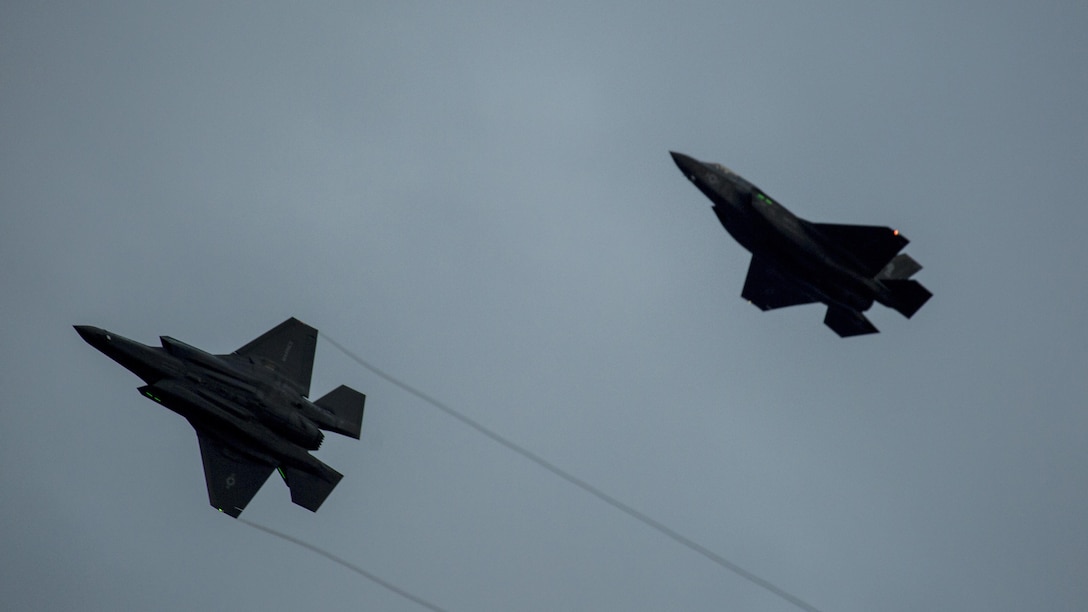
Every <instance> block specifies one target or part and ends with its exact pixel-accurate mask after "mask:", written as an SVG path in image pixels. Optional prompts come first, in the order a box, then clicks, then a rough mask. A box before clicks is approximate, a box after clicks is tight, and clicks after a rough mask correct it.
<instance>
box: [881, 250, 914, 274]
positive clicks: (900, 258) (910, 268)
mask: <svg viewBox="0 0 1088 612" xmlns="http://www.w3.org/2000/svg"><path fill="white" fill-rule="evenodd" d="M921 269H922V264H920V263H918V262H917V261H914V259H913V258H912V257H911V256H910V255H907V254H906V253H900V254H899V255H896V256H895V257H894V258H892V260H891V261H889V262H888V265H886V266H884V269H883V270H881V271H880V273H879V274H877V275H876V278H877V280H887V279H898V280H906V279H908V278H910V277H912V276H914V275H915V274H917V273H918V271H919V270H921Z"/></svg>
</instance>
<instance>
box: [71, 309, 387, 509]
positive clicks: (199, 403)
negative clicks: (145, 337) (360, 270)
mask: <svg viewBox="0 0 1088 612" xmlns="http://www.w3.org/2000/svg"><path fill="white" fill-rule="evenodd" d="M75 329H76V331H77V332H78V333H79V335H80V336H81V337H82V338H83V339H84V340H86V341H87V343H88V344H90V345H91V346H93V347H95V348H96V349H98V350H100V351H102V352H103V353H105V354H106V356H108V357H109V358H110V359H113V360H114V361H116V362H117V363H119V364H121V365H123V366H125V367H126V368H128V370H130V371H131V372H132V373H133V374H135V375H137V376H139V377H140V378H142V379H143V381H144V382H145V383H147V384H146V385H145V386H143V387H140V388H139V391H140V394H141V395H143V396H144V397H146V398H148V399H150V400H152V401H154V402H156V403H159V404H162V405H163V406H166V407H167V408H169V409H170V410H173V411H174V412H176V413H178V414H180V415H181V416H183V417H185V419H186V420H188V421H189V423H190V424H191V425H192V426H193V429H195V430H196V437H197V441H198V442H199V443H200V455H201V459H203V461H204V478H205V481H206V482H207V485H208V500H209V501H210V502H211V504H212V507H214V508H217V509H218V510H219V511H220V512H224V513H226V514H229V515H230V516H232V517H235V518H237V517H238V515H239V514H241V513H242V510H243V509H245V507H246V504H248V503H249V501H250V500H251V499H253V496H254V495H256V494H257V491H258V490H259V489H260V488H261V486H262V485H263V484H264V482H265V480H267V479H268V476H269V475H270V474H272V470H279V473H280V476H282V477H283V479H284V481H285V482H286V483H287V486H288V487H289V488H290V489H291V501H293V502H294V503H296V504H298V505H300V506H302V507H303V508H306V509H308V510H311V511H314V512H316V511H317V509H318V508H319V507H320V506H321V504H322V502H324V501H325V498H326V497H328V496H329V493H331V492H332V490H333V488H334V487H335V486H336V485H337V483H339V482H340V479H341V478H342V477H343V475H342V474H340V473H339V472H337V471H336V470H334V469H332V468H331V467H329V466H327V465H325V464H324V463H322V462H320V461H318V460H317V459H315V458H314V457H313V456H312V455H310V453H308V452H307V451H312V450H317V449H318V448H319V447H320V446H321V441H322V440H323V439H324V437H325V435H324V434H323V433H322V432H321V431H320V430H322V429H324V430H325V431H332V432H335V433H338V434H342V435H345V436H350V437H352V438H355V439H356V440H358V439H359V434H360V433H361V430H362V424H363V404H364V403H365V401H366V396H365V395H363V394H362V393H359V392H358V391H355V390H354V389H350V388H348V387H346V386H343V385H341V386H339V387H337V388H336V389H334V390H332V391H331V392H330V393H329V394H327V395H325V396H324V397H322V398H321V399H319V400H317V401H316V402H311V401H310V400H308V399H306V398H307V396H308V395H309V394H310V375H311V373H312V372H313V365H314V349H315V348H316V346H317V330H316V329H314V328H312V327H310V326H309V325H306V324H305V323H303V322H301V321H299V320H297V319H294V318H291V319H288V320H286V321H284V322H283V323H280V324H279V325H277V326H276V327H275V328H273V329H272V330H270V331H268V332H266V333H265V334H264V335H262V336H261V337H259V338H257V339H256V340H254V341H252V342H250V343H249V344H247V345H245V346H243V347H242V348H240V349H238V350H237V351H234V352H233V353H231V354H230V355H212V354H211V353H206V352H204V351H202V350H200V349H198V348H196V347H193V346H189V345H188V344H185V343H184V342H182V341H180V340H175V339H174V338H171V337H169V336H161V337H160V340H161V341H162V347H161V348H160V347H157V346H147V345H144V344H140V343H139V342H135V341H133V340H129V339H128V338H124V337H122V336H119V335H117V334H114V333H112V332H108V331H106V330H104V329H99V328H97V327H92V326H90V325H76V326H75Z"/></svg>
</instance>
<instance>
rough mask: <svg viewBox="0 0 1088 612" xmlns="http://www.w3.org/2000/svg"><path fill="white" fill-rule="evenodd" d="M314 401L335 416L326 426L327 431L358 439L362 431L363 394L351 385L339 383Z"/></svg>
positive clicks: (364, 400) (364, 397)
mask: <svg viewBox="0 0 1088 612" xmlns="http://www.w3.org/2000/svg"><path fill="white" fill-rule="evenodd" d="M314 403H315V404H317V405H318V406H321V407H322V408H324V409H325V410H328V411H329V412H331V413H333V415H335V416H336V420H337V422H336V423H335V424H334V425H332V426H330V427H327V428H326V429H327V430H328V431H332V432H335V433H338V434H342V435H345V436H350V437H352V438H355V439H356V440H358V439H359V435H360V434H361V433H362V431H363V405H364V404H365V403H366V396H365V395H363V394H362V393H359V392H358V391H356V390H355V389H352V388H351V387H348V386H345V385H340V386H339V387H337V388H335V389H333V390H332V391H329V392H328V393H327V394H325V396H324V397H322V398H321V399H319V400H317V401H316V402H314Z"/></svg>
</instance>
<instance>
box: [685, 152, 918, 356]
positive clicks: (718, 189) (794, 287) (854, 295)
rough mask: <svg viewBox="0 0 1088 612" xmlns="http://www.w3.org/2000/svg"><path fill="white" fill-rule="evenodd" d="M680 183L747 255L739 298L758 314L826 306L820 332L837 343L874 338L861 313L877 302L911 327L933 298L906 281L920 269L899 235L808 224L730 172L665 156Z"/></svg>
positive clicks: (865, 228)
mask: <svg viewBox="0 0 1088 612" xmlns="http://www.w3.org/2000/svg"><path fill="white" fill-rule="evenodd" d="M670 154H671V155H672V159H673V161H675V162H676V165H677V166H679V168H680V171H681V172H683V173H684V176H686V177H688V179H690V180H691V182H693V183H695V186H696V187H698V188H699V191H702V192H703V194H704V195H706V197H708V198H710V201H711V202H713V203H714V213H715V214H717V215H718V220H719V221H721V224H722V225H723V226H725V229H726V231H728V232H729V234H730V235H731V236H733V238H735V239H736V241H737V242H739V243H740V244H741V246H743V247H744V248H746V249H748V250H749V251H750V252H751V253H752V263H751V264H750V265H749V266H748V277H747V279H746V280H745V281H744V290H743V291H741V296H742V297H744V298H745V299H746V300H748V301H749V302H751V303H753V304H755V305H756V306H758V307H759V308H760V309H761V310H773V309H775V308H783V307H786V306H794V305H797V304H810V303H813V302H823V303H824V304H827V314H826V315H825V316H824V324H826V325H827V326H828V327H830V328H831V329H833V330H835V333H837V334H839V335H840V336H843V337H846V336H858V335H861V334H874V333H876V332H877V329H876V327H874V326H873V324H872V323H870V322H869V320H868V319H866V318H865V316H864V315H862V314H861V313H862V312H864V311H866V310H868V309H869V307H870V306H872V305H873V302H874V301H877V302H880V303H881V304H884V305H885V306H887V307H889V308H894V309H895V310H898V311H899V312H900V313H901V314H902V315H903V316H905V317H907V318H908V319H909V318H910V317H911V316H912V315H914V313H915V312H917V311H918V309H919V308H921V307H922V305H923V304H925V303H926V300H928V299H929V298H930V296H932V295H933V294H932V293H930V292H929V290H927V289H926V288H925V287H923V286H922V285H921V284H920V283H918V281H913V280H910V277H911V276H913V275H914V274H915V273H916V272H918V271H919V270H921V269H922V266H921V265H920V264H918V262H916V261H914V260H913V259H911V258H910V256H908V255H906V254H898V255H897V253H899V251H900V250H901V249H902V248H903V247H904V246H906V245H907V243H908V242H909V241H908V240H907V239H906V238H904V237H903V236H902V235H901V234H900V233H899V231H898V230H893V229H891V228H889V227H877V226H871V225H832V224H828V223H812V222H810V221H806V220H804V219H801V218H800V217H797V216H796V215H794V214H793V213H791V212H790V211H788V210H786V209H785V207H783V206H782V205H781V204H779V203H778V202H776V201H774V200H773V199H772V198H771V197H770V196H768V195H767V194H766V193H764V192H763V191H762V190H760V189H759V188H758V187H756V186H755V185H753V184H751V183H749V182H748V181H746V180H745V179H743V178H741V177H740V176H739V175H738V174H736V173H735V172H733V171H732V170H730V169H728V168H726V167H724V166H722V165H720V164H713V163H704V162H701V161H699V160H697V159H693V158H691V157H688V156H687V155H683V154H681V153H675V152H670Z"/></svg>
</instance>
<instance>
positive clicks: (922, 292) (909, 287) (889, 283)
mask: <svg viewBox="0 0 1088 612" xmlns="http://www.w3.org/2000/svg"><path fill="white" fill-rule="evenodd" d="M880 282H882V283H884V286H885V287H887V288H888V289H890V290H891V292H892V298H891V307H892V308H894V309H896V310H898V311H899V313H900V314H902V315H903V316H904V317H906V318H908V319H909V318H911V317H912V316H914V313H916V312H918V309H919V308H921V307H922V305H923V304H925V303H926V301H927V300H929V298H931V297H933V294H932V293H930V292H929V289H926V288H925V287H923V286H922V284H921V283H919V282H918V281H912V280H900V279H894V278H892V279H885V280H882V281H880Z"/></svg>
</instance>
